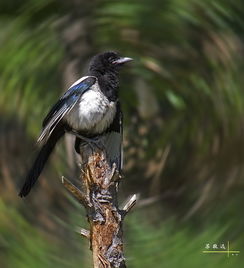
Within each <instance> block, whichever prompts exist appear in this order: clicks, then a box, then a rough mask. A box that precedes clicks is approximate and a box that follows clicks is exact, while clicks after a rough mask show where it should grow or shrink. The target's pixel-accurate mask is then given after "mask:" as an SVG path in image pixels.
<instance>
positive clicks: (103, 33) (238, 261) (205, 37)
mask: <svg viewBox="0 0 244 268" xmlns="http://www.w3.org/2000/svg"><path fill="white" fill-rule="evenodd" d="M243 18H244V2H243V1H241V0H235V1H221V0H215V1H214V0H204V1H198V0H184V1H183V0H150V1H149V0H141V1H136V0H123V1H122V0H117V1H107V0H90V1H86V0H70V1H65V0H38V1H37V0H8V1H4V0H1V2H0V146H1V147H0V185H1V186H0V267H3V268H5V267H7V268H8V267H10V268H32V267H36V268H39V267H40V268H43V267H61V268H66V267H69V268H76V267H84V268H86V267H88V268H89V267H92V264H91V253H90V251H89V244H88V241H85V239H83V238H81V237H80V236H79V235H78V234H77V233H75V232H74V230H75V229H76V228H77V226H80V227H86V226H87V221H86V218H85V212H84V210H83V209H82V208H80V207H79V205H77V203H76V202H75V201H74V200H73V199H72V198H71V197H70V196H69V195H68V194H67V193H66V192H65V190H64V189H63V187H62V186H61V183H60V177H61V175H66V176H67V177H68V178H72V177H73V178H74V177H78V176H79V175H78V174H79V172H77V167H76V160H75V156H74V152H73V145H72V137H67V138H65V139H64V140H63V141H62V142H60V143H59V145H58V146H57V148H56V150H55V153H54V154H53V155H52V157H51V159H50V161H49V165H48V166H47V167H46V169H45V171H44V172H43V173H42V175H41V178H40V181H39V183H38V184H37V185H36V187H35V188H34V189H33V191H32V193H31V195H30V196H28V197H27V198H26V199H24V200H22V199H20V198H19V197H18V196H17V193H18V190H19V188H20V186H21V184H22V182H23V180H24V175H25V173H26V171H27V169H28V167H29V166H30V165H31V162H32V159H33V157H34V156H35V154H36V152H37V146H36V137H37V136H38V134H39V132H40V128H41V122H42V119H43V118H44V116H45V115H46V113H47V112H48V110H49V108H50V106H51V105H52V104H53V103H54V102H55V101H56V100H57V99H58V98H59V96H60V95H61V94H62V92H63V91H64V90H65V89H66V88H67V87H68V86H69V85H70V84H71V83H73V82H74V81H75V80H76V79H77V78H79V77H81V76H82V75H83V74H84V72H85V70H86V68H87V63H88V61H89V59H90V57H91V56H93V55H94V54H96V53H97V52H101V51H105V50H111V49H112V50H116V51H119V52H120V53H121V54H122V55H125V56H129V57H133V58H134V59H135V60H134V62H133V64H130V67H127V68H125V69H124V71H123V73H122V74H121V88H120V97H121V102H122V106H123V111H124V125H125V129H124V136H125V138H124V147H125V168H124V174H125V179H124V181H123V182H122V184H121V191H120V199H121V202H123V201H124V200H125V199H126V198H127V197H128V196H129V195H131V194H133V193H137V194H140V200H139V202H138V204H137V206H136V207H135V208H134V209H133V211H132V212H131V213H130V214H129V215H128V217H127V218H126V220H125V226H124V231H125V233H124V238H125V253H126V257H127V265H128V267H130V268H139V267H140V268H144V267H145V268H146V267H160V268H161V267H162V268H164V267H165V268H176V267H182V268H185V267H187V268H195V267H200V268H201V267H206V268H208V267H223V268H226V267H233V268H235V267H242V265H243V263H244V236H243V235H244V233H243V228H244V214H243V204H244V195H243V190H244V169H243V164H244V136H243V134H244V89H243V85H244V72H243V70H244V68H243V67H244V66H243V58H244V19H243ZM228 241H230V247H231V249H233V250H240V254H238V255H235V256H232V255H231V254H230V256H229V258H228V256H227V255H226V254H209V255H208V254H203V253H202V251H203V250H205V247H206V244H209V246H210V249H211V248H212V246H213V244H217V245H218V247H219V246H220V245H221V244H224V245H225V246H226V247H227V243H228Z"/></svg>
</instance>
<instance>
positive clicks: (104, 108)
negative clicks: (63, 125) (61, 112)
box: [65, 84, 116, 134]
mask: <svg viewBox="0 0 244 268" xmlns="http://www.w3.org/2000/svg"><path fill="white" fill-rule="evenodd" d="M115 113H116V103H115V102H110V101H109V100H108V99H107V98H106V97H105V96H104V95H103V94H102V93H101V91H100V90H99V89H98V87H97V85H96V84H95V85H94V86H93V87H92V88H91V89H90V90H88V91H87V92H85V93H84V94H83V95H82V97H81V99H80V101H79V102H78V103H77V104H76V105H75V106H74V108H73V109H72V110H71V111H70V112H69V113H68V114H67V115H66V116H65V119H66V121H67V122H68V124H69V125H70V126H71V127H72V128H73V129H74V130H76V131H79V132H89V133H91V134H99V133H102V132H103V131H104V130H106V128H107V127H109V125H110V124H111V123H112V121H113V119H114V116H115Z"/></svg>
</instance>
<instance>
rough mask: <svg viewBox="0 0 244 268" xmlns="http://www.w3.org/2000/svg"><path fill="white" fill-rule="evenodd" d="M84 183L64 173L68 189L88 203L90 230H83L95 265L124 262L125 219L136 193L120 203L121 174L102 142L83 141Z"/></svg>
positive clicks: (104, 266)
mask: <svg viewBox="0 0 244 268" xmlns="http://www.w3.org/2000/svg"><path fill="white" fill-rule="evenodd" d="M81 152H82V154H81V157H82V174H81V182H82V187H81V189H78V188H77V187H76V186H74V185H73V184H72V183H71V182H70V181H68V180H67V179H65V178H64V177H63V179H62V181H63V184H64V186H65V187H66V189H68V190H69V191H70V192H71V193H72V195H73V196H74V197H75V198H76V199H77V200H78V201H79V202H80V203H81V204H82V205H83V206H84V207H85V209H86V212H87V218H88V221H89V223H90V231H88V230H85V229H81V231H80V232H81V234H82V235H83V236H85V237H87V238H89V239H90V248H91V250H92V253H93V264H94V268H112V267H120V268H124V267H126V266H125V257H124V253H123V230H122V223H123V219H124V217H125V215H126V214H127V213H128V211H129V210H130V209H131V208H132V207H133V206H134V204H135V202H136V196H135V195H133V196H132V197H131V198H130V199H129V201H128V202H127V203H126V205H125V206H124V208H123V209H119V207H118V186H119V182H120V180H121V176H120V174H119V172H118V171H117V169H116V166H115V165H113V166H112V167H111V166H110V165H109V163H108V161H107V158H106V153H105V151H104V150H103V149H102V144H100V145H99V146H98V144H97V145H94V144H85V145H84V144H83V145H82V147H81Z"/></svg>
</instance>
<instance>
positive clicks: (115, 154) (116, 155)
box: [104, 102, 123, 171]
mask: <svg viewBox="0 0 244 268" xmlns="http://www.w3.org/2000/svg"><path fill="white" fill-rule="evenodd" d="M116 110H117V111H116V116H115V118H114V120H113V123H112V124H111V126H110V127H109V129H108V131H107V133H106V134H105V135H104V145H105V149H106V153H107V157H108V159H109V161H110V164H111V165H112V164H113V163H115V164H116V167H117V169H118V170H119V171H121V169H122V167H123V146H122V142H123V115H122V112H121V109H120V103H119V102H117V109H116Z"/></svg>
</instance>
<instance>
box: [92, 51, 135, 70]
mask: <svg viewBox="0 0 244 268" xmlns="http://www.w3.org/2000/svg"><path fill="white" fill-rule="evenodd" d="M129 61H132V58H128V57H121V56H119V54H118V53H117V52H114V51H108V52H104V53H100V54H97V55H96V56H94V57H93V58H92V60H91V63H90V68H89V69H90V71H92V72H94V71H95V72H98V73H100V74H105V73H106V72H118V70H119V69H120V67H121V66H122V65H124V64H125V63H126V62H129Z"/></svg>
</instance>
